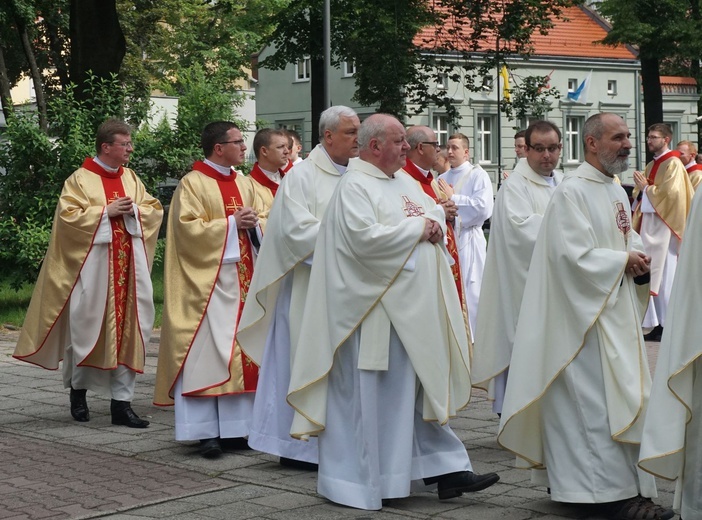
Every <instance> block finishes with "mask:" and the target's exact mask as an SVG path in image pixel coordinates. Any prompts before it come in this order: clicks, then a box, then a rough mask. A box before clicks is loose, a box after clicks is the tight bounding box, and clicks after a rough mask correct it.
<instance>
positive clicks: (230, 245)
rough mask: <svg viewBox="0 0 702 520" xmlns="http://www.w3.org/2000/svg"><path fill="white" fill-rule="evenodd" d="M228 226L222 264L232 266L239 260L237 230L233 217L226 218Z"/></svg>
mask: <svg viewBox="0 0 702 520" xmlns="http://www.w3.org/2000/svg"><path fill="white" fill-rule="evenodd" d="M227 220H228V222H229V226H228V229H227V241H226V242H225V244H224V258H223V259H222V263H223V264H233V263H236V262H238V261H239V260H241V249H240V248H239V230H238V229H237V228H236V220H235V219H234V215H229V216H228V217H227Z"/></svg>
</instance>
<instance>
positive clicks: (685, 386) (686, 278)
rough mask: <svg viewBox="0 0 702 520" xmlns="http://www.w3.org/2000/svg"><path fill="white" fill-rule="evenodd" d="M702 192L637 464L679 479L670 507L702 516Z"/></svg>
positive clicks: (679, 272)
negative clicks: (700, 274) (701, 266)
mask: <svg viewBox="0 0 702 520" xmlns="http://www.w3.org/2000/svg"><path fill="white" fill-rule="evenodd" d="M701 256H702V195H700V191H699V190H698V191H697V193H696V195H695V197H694V198H693V199H692V209H691V210H690V216H689V218H688V220H687V229H686V232H685V240H683V243H682V248H681V249H680V258H679V259H678V267H677V270H676V271H675V280H674V281H673V288H672V292H671V295H670V303H669V307H668V317H667V322H666V327H665V330H664V331H663V338H662V340H661V346H660V349H659V351H658V360H657V364H656V373H655V375H654V377H653V388H652V389H651V400H650V402H649V405H648V411H647V412H646V419H645V421H644V431H643V439H642V441H641V454H640V461H639V466H640V467H642V468H643V469H645V470H646V471H649V472H651V473H652V474H654V475H656V476H658V477H662V478H665V479H669V480H675V479H677V481H678V482H677V486H676V492H675V501H674V505H673V507H674V508H675V509H680V517H681V518H684V519H685V520H691V519H695V518H702V445H701V444H700V438H702V376H700V374H699V373H698V372H700V371H702V320H700V308H702V284H700V283H699V270H700V267H699V261H700V257H701Z"/></svg>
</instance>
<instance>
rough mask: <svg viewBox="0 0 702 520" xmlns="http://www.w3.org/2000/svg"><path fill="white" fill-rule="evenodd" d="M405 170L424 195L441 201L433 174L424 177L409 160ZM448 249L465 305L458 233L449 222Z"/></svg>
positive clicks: (459, 297)
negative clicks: (434, 185)
mask: <svg viewBox="0 0 702 520" xmlns="http://www.w3.org/2000/svg"><path fill="white" fill-rule="evenodd" d="M404 170H405V171H406V172H407V173H408V174H409V175H410V177H412V178H413V179H415V180H416V181H418V182H419V185H420V186H421V187H422V189H423V190H424V193H426V194H427V195H429V196H430V197H431V198H432V199H434V202H436V203H437V204H438V203H439V202H440V201H439V196H438V193H436V192H435V191H434V187H433V186H432V185H431V181H432V179H433V177H432V175H431V172H430V173H429V174H428V175H424V173H422V171H421V170H420V169H419V168H418V167H417V165H416V164H414V163H413V162H412V161H410V160H409V159H407V162H406V164H405V168H404ZM446 238H447V241H446V249H447V250H448V252H449V254H450V255H451V258H453V265H452V266H451V273H452V274H453V282H454V283H455V284H456V290H457V291H458V299H459V301H460V302H461V305H463V278H462V276H461V266H460V264H459V263H458V245H457V244H456V232H455V231H454V229H453V225H452V224H451V223H450V222H449V221H448V220H447V221H446Z"/></svg>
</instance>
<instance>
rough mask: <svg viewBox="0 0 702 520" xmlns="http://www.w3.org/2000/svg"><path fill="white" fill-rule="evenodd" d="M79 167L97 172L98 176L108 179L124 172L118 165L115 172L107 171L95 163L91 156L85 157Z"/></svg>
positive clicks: (115, 177) (117, 176)
mask: <svg viewBox="0 0 702 520" xmlns="http://www.w3.org/2000/svg"><path fill="white" fill-rule="evenodd" d="M81 167H82V168H85V169H86V170H88V171H91V172H93V173H97V174H98V175H99V176H100V177H107V178H108V179H117V178H119V177H121V176H122V174H123V173H124V168H123V167H122V166H120V167H119V168H118V170H117V171H116V172H109V171H107V170H106V169H105V168H103V167H102V166H100V165H99V164H98V163H96V162H95V160H94V159H93V158H92V157H86V158H85V160H84V161H83V164H82V166H81ZM123 191H124V190H123Z"/></svg>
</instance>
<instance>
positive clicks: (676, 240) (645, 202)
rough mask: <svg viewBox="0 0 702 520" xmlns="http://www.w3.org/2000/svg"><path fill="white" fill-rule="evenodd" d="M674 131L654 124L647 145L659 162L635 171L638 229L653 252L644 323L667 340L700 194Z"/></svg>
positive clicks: (649, 337)
mask: <svg viewBox="0 0 702 520" xmlns="http://www.w3.org/2000/svg"><path fill="white" fill-rule="evenodd" d="M672 136H673V133H672V132H671V131H670V127H669V126H668V125H665V124H662V123H657V124H654V125H651V126H650V127H649V129H648V137H647V138H646V144H647V146H648V151H649V152H651V153H653V161H651V162H650V163H648V164H647V165H646V171H645V172H644V173H641V172H639V171H635V172H634V182H635V183H636V188H635V189H634V193H633V196H634V198H636V199H637V200H638V203H637V204H636V207H635V208H636V209H635V211H634V219H633V222H634V230H635V231H636V232H637V233H639V234H640V235H641V239H642V240H643V243H644V247H645V248H646V252H647V253H648V254H649V255H651V302H650V304H649V306H648V310H647V311H646V316H645V317H644V321H643V326H644V328H646V329H653V330H651V332H650V333H649V334H648V335H647V336H646V339H647V340H653V341H658V340H660V339H661V333H662V331H663V327H664V326H665V314H666V309H667V307H668V299H669V298H670V288H671V285H672V284H673V277H674V276H675V266H676V265H677V263H678V252H679V250H680V242H681V241H682V238H683V233H684V232H685V220H686V219H687V214H688V213H689V211H690V203H691V201H692V195H693V194H694V189H693V188H692V184H691V183H690V177H689V176H688V174H687V171H686V170H685V166H684V165H683V163H682V161H681V160H680V154H679V153H678V152H677V151H674V150H670V149H669V148H668V145H669V144H670V139H671V138H672Z"/></svg>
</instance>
